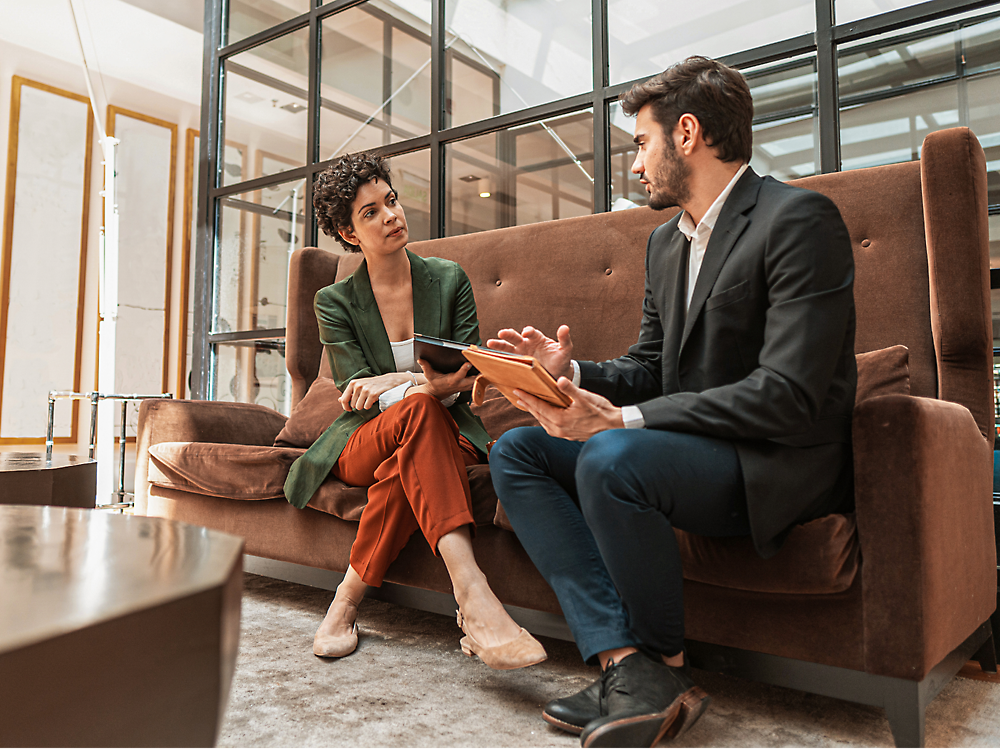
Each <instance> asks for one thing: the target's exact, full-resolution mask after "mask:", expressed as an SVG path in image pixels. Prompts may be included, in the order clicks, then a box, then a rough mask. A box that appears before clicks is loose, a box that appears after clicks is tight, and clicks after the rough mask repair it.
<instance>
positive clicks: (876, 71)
mask: <svg viewBox="0 0 1000 750" xmlns="http://www.w3.org/2000/svg"><path fill="white" fill-rule="evenodd" d="M204 39H205V48H204V54H205V61H204V88H203V103H202V122H201V130H200V139H199V141H198V144H199V149H200V150H199V155H198V162H199V171H198V185H197V195H198V206H197V214H196V217H195V232H194V233H195V239H196V243H195V247H196V250H195V262H194V268H195V277H194V289H193V294H192V295H191V298H192V307H193V316H192V327H193V335H192V348H191V358H192V365H193V366H192V383H191V386H192V394H193V396H194V397H196V398H211V399H223V400H238V401H252V402H256V403H263V404H266V405H268V406H271V407H272V408H275V409H278V410H279V411H284V412H285V413H287V411H288V409H289V407H290V402H289V398H290V395H289V394H290V388H289V384H288V382H287V374H286V372H285V368H284V340H283V336H284V328H283V326H284V320H285V314H284V313H285V303H286V299H285V296H286V289H285V286H286V283H287V268H288V259H289V256H290V254H291V252H292V251H294V250H295V249H296V248H299V247H304V246H312V245H318V246H320V247H327V248H329V249H331V250H333V251H338V252H339V251H340V246H339V245H338V244H337V243H336V242H334V241H333V240H332V239H330V238H328V237H325V236H324V235H322V234H321V233H320V232H318V231H317V226H316V221H315V218H314V216H313V212H312V183H313V180H314V179H315V177H316V175H317V174H318V173H319V172H320V171H322V170H323V169H325V168H326V166H327V165H328V164H329V163H330V161H331V160H332V159H333V158H334V157H336V156H338V155H340V154H342V153H345V152H356V151H362V150H371V151H376V152H378V153H381V154H383V155H385V156H387V157H390V158H391V167H392V171H393V176H394V177H393V181H394V187H395V188H396V189H397V191H398V192H399V194H400V198H401V202H402V204H403V205H404V207H405V209H406V212H407V219H408V222H409V226H410V234H411V238H413V239H415V240H418V239H428V238H435V237H443V236H453V235H460V234H465V233H469V232H477V231H483V230H487V229H495V228H500V227H506V226H513V225H521V224H529V223H532V222H538V221H546V220H550V219H559V218H566V217H572V216H580V215H585V214H590V213H595V212H602V211H609V210H616V209H620V208H628V207H631V206H635V205H643V204H644V203H645V192H644V191H643V190H642V186H641V185H640V184H639V183H638V178H637V177H636V176H635V175H633V174H631V172H630V166H631V162H632V159H633V158H634V155H635V151H634V145H633V143H632V122H633V121H632V120H630V119H629V118H626V117H625V116H624V115H623V113H622V112H621V109H620V108H619V106H618V104H617V99H618V97H619V95H620V94H621V93H623V92H624V91H626V90H627V89H628V88H629V87H630V86H631V85H632V84H633V83H634V82H636V81H639V80H643V79H645V78H647V77H649V76H651V75H654V74H656V73H658V72H660V71H661V70H663V69H664V68H666V67H667V66H669V65H670V64H672V63H674V62H676V61H678V60H681V59H683V58H684V57H686V56H688V55H691V54H703V55H707V56H711V57H716V58H719V59H721V60H723V61H725V62H727V63H729V64H731V65H734V66H735V67H737V68H739V69H740V70H741V71H743V73H744V75H746V77H747V79H748V81H749V83H750V87H751V90H752V92H753V96H754V106H755V118H754V131H755V134H754V151H753V160H752V162H751V164H752V166H753V167H754V169H755V170H757V171H758V172H759V173H761V174H770V175H773V176H774V177H776V178H778V179H782V180H786V179H794V178H796V177H804V176H808V175H812V174H818V173H825V172H833V171H838V170H840V169H854V168H859V167H866V166H877V165H881V164H889V163H893V162H898V161H907V160H911V159H916V158H919V151H920V144H921V142H922V140H923V137H924V136H925V135H926V134H927V133H929V132H931V131H933V130H937V129H940V128H946V127H953V126H955V125H968V126H970V127H971V128H972V129H973V131H974V132H975V133H976V135H977V136H978V137H979V138H980V141H981V142H982V143H983V146H984V147H985V148H986V152H987V161H988V165H987V168H988V170H989V190H990V193H989V196H990V197H989V202H990V227H991V239H992V242H991V251H992V252H991V255H993V256H996V264H997V265H1000V2H997V0H992V2H982V1H974V0H930V2H919V3H915V2H911V1H909V0H757V1H756V2H746V0H705V2H702V3H700V4H697V5H695V6H692V5H691V4H690V3H683V4H682V3H680V2H679V1H675V0H334V1H333V2H325V1H324V0H228V2H227V1H226V0H206V6H205V24H204ZM233 144H238V148H236V147H234V145H233ZM998 330H1000V329H998Z"/></svg>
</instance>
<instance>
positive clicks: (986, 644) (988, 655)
mask: <svg viewBox="0 0 1000 750" xmlns="http://www.w3.org/2000/svg"><path fill="white" fill-rule="evenodd" d="M972 660H973V661H978V662H979V668H980V669H982V670H983V671H984V672H990V673H991V674H996V672H997V650H996V642H995V641H994V634H993V629H992V628H991V629H990V635H989V637H988V638H987V639H986V640H985V641H983V645H982V646H980V647H979V650H978V651H977V652H976V653H974V654H973V655H972Z"/></svg>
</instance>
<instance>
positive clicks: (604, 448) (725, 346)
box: [489, 57, 857, 747]
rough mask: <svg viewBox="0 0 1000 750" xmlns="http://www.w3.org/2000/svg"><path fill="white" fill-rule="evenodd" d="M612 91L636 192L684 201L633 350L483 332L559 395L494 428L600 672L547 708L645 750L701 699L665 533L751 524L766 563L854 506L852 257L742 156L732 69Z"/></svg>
mask: <svg viewBox="0 0 1000 750" xmlns="http://www.w3.org/2000/svg"><path fill="white" fill-rule="evenodd" d="M621 103H622V108H623V109H624V111H625V112H626V114H628V115H630V116H631V115H635V116H636V125H635V143H636V144H637V146H638V154H637V155H636V158H635V163H634V164H633V165H632V171H633V172H635V173H637V174H639V175H641V179H640V181H641V182H642V183H643V184H644V185H645V187H646V190H647V192H648V193H649V205H650V206H651V207H652V208H654V209H657V210H659V209H664V208H668V207H671V206H679V207H680V208H682V209H683V212H682V213H680V214H678V215H677V216H675V217H674V218H673V219H671V220H670V221H669V222H667V223H666V224H664V225H662V226H660V227H658V228H657V229H656V230H655V231H654V232H653V233H652V235H651V236H650V238H649V242H648V245H647V252H646V290H645V298H644V300H643V316H642V325H641V329H640V333H639V340H638V342H637V343H636V344H635V345H634V346H632V347H631V348H630V349H629V351H628V353H627V354H626V355H625V356H623V357H620V358H618V359H614V360H610V361H607V362H603V363H594V362H576V361H574V360H573V358H572V351H573V344H572V339H571V337H570V332H569V328H568V327H567V326H561V327H560V328H559V330H558V332H557V335H556V339H555V340H553V339H550V338H547V337H546V336H544V335H543V334H542V333H541V332H539V331H537V330H535V329H533V328H530V327H528V328H525V329H524V330H523V331H522V332H521V333H517V332H516V331H513V330H511V329H505V330H503V331H500V333H499V334H498V337H499V338H498V339H493V340H491V341H490V342H489V346H491V347H495V348H500V349H504V350H506V351H514V352H518V353H520V354H533V355H534V356H535V357H537V358H538V359H539V360H540V361H541V363H542V364H543V365H544V366H545V367H546V368H547V369H548V370H549V371H550V372H551V373H552V374H553V375H556V376H558V377H559V380H558V383H559V387H560V389H562V391H563V392H564V393H566V394H567V395H569V396H570V397H571V398H572V399H573V404H572V405H571V406H570V407H568V408H566V409H560V408H557V407H554V406H551V405H549V404H547V403H546V402H543V401H541V400H539V399H536V398H534V397H532V396H530V395H529V394H525V393H519V394H518V395H519V398H520V399H521V402H522V403H523V405H524V406H525V407H526V408H528V409H529V410H530V411H531V412H532V414H534V415H535V416H536V417H537V418H538V420H539V422H540V424H541V427H533V428H522V429H518V430H513V431H511V432H508V433H507V434H505V435H504V436H503V437H502V438H501V439H500V440H499V441H498V442H497V444H496V445H495V446H494V448H493V450H492V452H491V456H490V464H491V467H492V472H491V473H492V476H493V482H494V484H495V485H496V488H497V491H498V494H499V496H500V498H501V500H502V502H503V505H504V508H505V509H506V511H507V515H508V516H509V518H510V521H511V524H512V525H513V527H514V530H515V531H516V532H517V535H518V537H519V538H520V540H521V542H522V544H523V545H524V548H525V549H526V550H527V552H528V554H529V555H530V556H531V558H532V560H533V561H534V563H535V565H536V566H537V567H538V569H539V570H540V571H541V573H542V575H543V576H545V578H546V580H547V581H548V582H549V584H550V585H551V586H552V588H553V590H554V591H555V592H556V595H557V596H558V598H559V603H560V605H561V607H562V610H563V613H564V614H565V616H566V620H567V622H568V624H569V626H570V628H571V630H572V631H573V635H574V637H575V639H576V642H577V644H578V646H579V648H580V651H581V653H582V655H583V657H584V659H585V660H586V661H588V662H593V661H597V662H598V663H599V664H600V665H601V667H602V673H601V677H600V679H599V680H598V681H597V682H595V683H594V684H593V685H591V686H590V687H588V688H587V689H585V690H583V691H582V692H580V693H578V694H576V695H573V696H569V697H567V698H562V699H558V700H554V701H552V702H550V703H549V704H548V705H547V706H546V708H545V711H544V713H543V716H544V718H545V719H546V720H547V721H549V722H551V723H553V724H555V725H556V726H559V727H561V728H563V729H567V730H569V731H581V730H582V735H581V741H582V744H583V746H584V747H609V746H646V747H648V746H650V745H652V744H654V743H655V742H657V741H658V740H659V739H660V738H661V737H664V736H667V737H676V736H677V735H679V734H680V733H682V732H683V731H685V730H686V729H688V728H689V727H690V726H691V725H692V724H693V723H694V722H695V721H696V720H697V719H698V717H699V716H700V715H701V713H702V712H703V711H704V710H705V708H706V706H707V705H708V697H707V695H705V693H704V692H703V691H702V690H701V689H700V688H698V687H697V686H696V685H695V684H694V682H693V681H692V679H691V676H690V672H689V670H688V668H687V664H686V662H685V657H684V612H683V600H682V585H683V578H682V571H681V561H680V556H679V553H678V548H677V543H676V540H675V538H674V532H673V529H674V527H676V528H679V529H683V530H685V531H689V532H692V533H695V534H701V535H706V536H741V535H750V536H751V537H752V539H753V542H754V545H755V547H756V549H757V551H758V553H759V554H761V555H762V556H763V557H769V556H771V555H773V554H774V553H775V552H776V551H777V550H778V548H779V547H780V545H781V543H782V541H783V539H784V537H785V536H786V534H787V532H788V530H789V529H790V528H791V527H792V526H793V525H795V524H797V523H802V522H805V521H808V520H811V519H813V518H817V517H819V516H822V515H826V514H828V513H830V512H834V511H837V510H841V509H843V508H845V507H846V506H847V505H849V504H850V503H851V502H852V497H853V487H852V473H851V445H850V419H851V412H852V409H853V405H854V389H855V384H856V380H857V375H856V370H855V364H854V298H853V290H852V284H853V277H854V266H853V257H852V253H851V244H850V240H849V237H848V234H847V229H846V227H845V226H844V222H843V220H842V219H841V217H840V214H839V212H838V211H837V208H836V207H835V206H834V205H833V203H832V202H831V201H830V200H829V199H827V198H825V197H824V196H821V195H819V194H818V193H813V192H810V191H807V190H802V189H799V188H794V187H790V186H788V185H785V184H783V183H780V182H778V181H776V180H773V179H771V178H769V177H765V178H761V177H759V176H757V175H756V174H754V172H753V170H751V169H750V168H749V166H748V163H749V161H750V156H751V144H752V132H751V122H752V119H753V102H752V99H751V96H750V90H749V88H748V86H747V84H746V81H745V80H744V79H743V77H742V75H740V73H739V72H737V71H736V70H734V69H732V68H729V67H726V66H725V65H722V64H720V63H718V62H716V61H713V60H709V59H706V58H703V57H691V58H688V59H687V60H684V61H683V62H681V63H679V64H677V65H675V66H673V67H671V68H669V69H668V70H666V71H665V72H664V73H661V74H660V75H658V76H655V77H654V78H652V79H650V80H648V81H646V82H644V83H641V84H637V85H635V86H633V87H632V89H631V90H630V91H629V92H628V93H626V94H625V95H623V97H622V101H621Z"/></svg>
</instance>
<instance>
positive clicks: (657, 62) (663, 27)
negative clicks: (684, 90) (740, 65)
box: [608, 0, 816, 85]
mask: <svg viewBox="0 0 1000 750" xmlns="http://www.w3.org/2000/svg"><path fill="white" fill-rule="evenodd" d="M815 29H816V11H815V3H814V2H813V0H764V1H763V2H745V1H744V0H714V2H703V3H698V4H692V3H682V2H679V0H609V2H608V54H609V58H608V62H609V74H610V80H611V83H612V85H614V84H616V83H623V82H625V81H631V80H634V79H636V78H648V77H649V76H653V75H656V74H657V73H660V72H661V71H663V70H665V69H666V68H668V67H669V66H671V65H673V64H674V63H675V62H678V61H680V60H683V59H684V58H685V57H688V56H689V55H707V56H708V57H722V56H723V55H729V54H732V53H734V52H740V51H742V50H745V49H752V48H753V47H759V46H761V45H764V44H770V43H772V42H778V41H781V40H782V39H789V38H791V37H795V36H799V35H800V34H809V33H812V32H813V31H815Z"/></svg>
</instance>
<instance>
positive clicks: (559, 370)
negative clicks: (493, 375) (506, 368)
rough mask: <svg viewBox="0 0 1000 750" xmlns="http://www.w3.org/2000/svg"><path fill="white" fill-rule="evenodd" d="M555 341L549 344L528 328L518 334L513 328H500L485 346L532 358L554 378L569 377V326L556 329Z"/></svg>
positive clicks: (570, 357)
mask: <svg viewBox="0 0 1000 750" xmlns="http://www.w3.org/2000/svg"><path fill="white" fill-rule="evenodd" d="M556 338H557V339H558V341H553V340H552V339H550V338H549V337H548V336H546V335H545V334H544V333H542V332H541V331H539V330H538V329H536V328H532V327H531V326H526V327H525V328H524V330H523V331H521V332H520V333H518V332H517V331H515V330H514V329H513V328H504V329H502V330H500V331H498V332H497V338H495V339H490V340H489V341H487V342H486V346H488V347H489V348H490V349H496V350H498V351H501V352H511V353H513V354H523V355H525V356H529V357H534V358H535V359H537V360H538V361H539V363H540V364H541V365H542V367H544V368H545V369H546V370H548V371H549V372H550V373H551V374H552V377H554V378H558V377H560V376H564V377H572V375H573V365H572V364H570V362H571V361H572V359H573V339H571V338H570V337H569V326H559V330H558V331H556Z"/></svg>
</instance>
